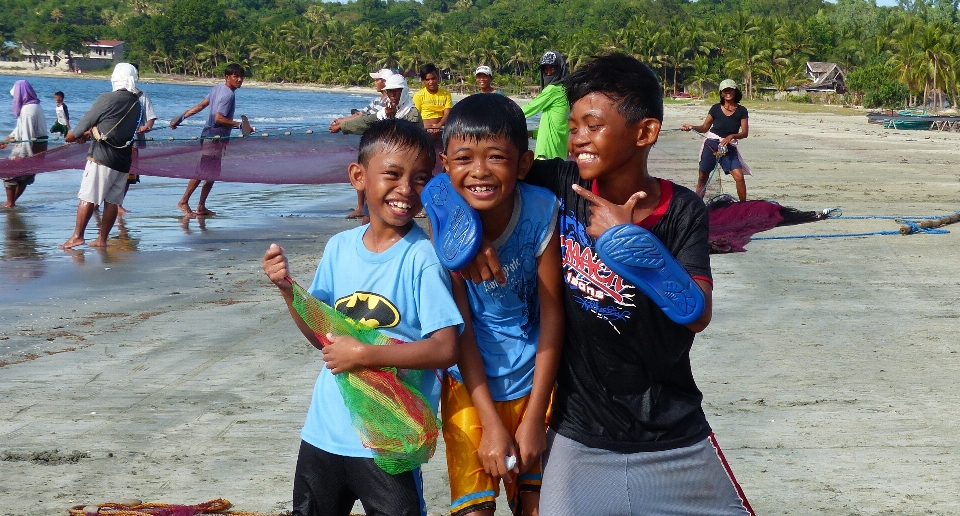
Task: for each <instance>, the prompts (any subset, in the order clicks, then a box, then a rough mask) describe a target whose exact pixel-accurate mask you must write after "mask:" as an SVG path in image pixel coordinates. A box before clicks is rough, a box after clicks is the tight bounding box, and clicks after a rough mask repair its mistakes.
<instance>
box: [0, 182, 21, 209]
mask: <svg viewBox="0 0 960 516" xmlns="http://www.w3.org/2000/svg"><path fill="white" fill-rule="evenodd" d="M26 189H27V185H17V186H15V187H13V188H4V190H6V191H7V202H5V203H3V207H4V208H14V207H16V206H17V199H19V198H20V196H21V195H23V192H24V190H26Z"/></svg>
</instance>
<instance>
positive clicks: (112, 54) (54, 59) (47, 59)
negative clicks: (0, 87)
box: [20, 39, 123, 70]
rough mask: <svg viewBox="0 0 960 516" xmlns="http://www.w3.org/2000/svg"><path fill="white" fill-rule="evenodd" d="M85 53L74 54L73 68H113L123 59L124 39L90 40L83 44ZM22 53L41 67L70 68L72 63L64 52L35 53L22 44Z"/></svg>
mask: <svg viewBox="0 0 960 516" xmlns="http://www.w3.org/2000/svg"><path fill="white" fill-rule="evenodd" d="M83 46H84V49H85V50H86V51H85V52H84V53H78V54H73V55H72V56H71V59H72V61H73V68H74V69H80V70H100V69H103V68H111V67H113V66H114V65H115V64H116V63H119V62H120V61H121V60H122V59H123V41H118V40H110V39H101V40H97V41H88V42H85V43H84V44H83ZM20 54H21V56H22V59H23V61H21V62H26V63H31V64H33V63H36V64H37V66H40V67H44V68H46V67H57V68H63V69H69V68H70V63H69V62H67V55H66V53H64V52H40V51H37V52H36V53H34V52H33V51H32V50H31V49H29V48H27V46H25V45H22V44H21V45H20Z"/></svg>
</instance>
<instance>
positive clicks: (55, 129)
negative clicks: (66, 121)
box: [50, 122, 69, 135]
mask: <svg viewBox="0 0 960 516" xmlns="http://www.w3.org/2000/svg"><path fill="white" fill-rule="evenodd" d="M50 132H51V133H60V134H63V135H65V134H67V132H69V131H68V129H67V126H65V125H63V124H61V123H60V122H54V124H53V125H52V126H51V127H50Z"/></svg>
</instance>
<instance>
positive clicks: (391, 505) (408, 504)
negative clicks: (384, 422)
mask: <svg viewBox="0 0 960 516" xmlns="http://www.w3.org/2000/svg"><path fill="white" fill-rule="evenodd" d="M357 500H360V503H361V504H363V509H364V511H365V512H366V513H367V514H389V515H391V516H393V515H396V516H420V515H422V514H425V513H426V503H425V502H424V500H423V478H422V477H421V475H420V468H417V469H415V470H413V471H407V472H406V473H400V474H399V475H391V474H389V473H387V472H385V471H383V470H382V469H380V467H379V466H377V465H376V464H375V463H374V462H373V459H368V458H361V457H344V456H342V455H335V454H333V453H329V452H325V451H323V450H321V449H319V448H317V447H316V446H313V445H311V444H310V443H307V442H305V441H300V455H299V456H298V457H297V471H296V473H295V474H294V477H293V516H348V515H349V514H350V510H351V509H353V504H354V502H356V501H357Z"/></svg>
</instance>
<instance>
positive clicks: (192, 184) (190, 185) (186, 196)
mask: <svg viewBox="0 0 960 516" xmlns="http://www.w3.org/2000/svg"><path fill="white" fill-rule="evenodd" d="M198 186H200V180H199V179H191V180H190V181H188V182H187V189H186V190H184V192H183V197H181V198H180V202H178V203H177V208H180V211H182V212H183V213H185V214H186V215H192V214H193V210H191V209H190V196H191V195H193V191H194V190H196V189H197V187H198Z"/></svg>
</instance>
